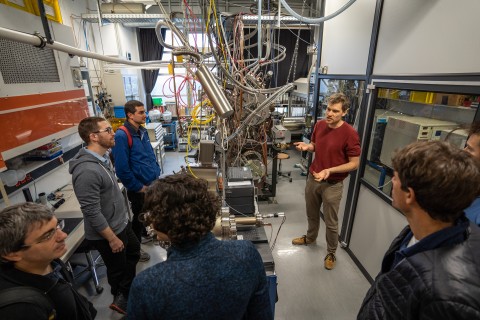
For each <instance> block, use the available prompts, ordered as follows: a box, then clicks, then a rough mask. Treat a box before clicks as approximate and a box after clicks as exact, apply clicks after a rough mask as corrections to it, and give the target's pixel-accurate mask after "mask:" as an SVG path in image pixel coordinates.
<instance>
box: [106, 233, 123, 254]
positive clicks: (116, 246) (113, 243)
mask: <svg viewBox="0 0 480 320" xmlns="http://www.w3.org/2000/svg"><path fill="white" fill-rule="evenodd" d="M108 244H109V245H110V248H111V249H112V252H113V253H118V252H121V251H122V250H123V249H124V248H125V246H124V245H123V242H122V240H120V238H118V237H115V238H113V239H112V240H110V241H109V242H108Z"/></svg>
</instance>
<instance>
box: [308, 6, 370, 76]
mask: <svg viewBox="0 0 480 320" xmlns="http://www.w3.org/2000/svg"><path fill="white" fill-rule="evenodd" d="M375 2H376V1H375V0H357V1H356V2H355V3H354V4H352V5H351V6H350V7H349V8H348V9H347V10H345V11H344V12H342V13H341V14H340V15H338V16H336V17H335V18H333V19H331V20H328V21H326V22H325V24H324V33H323V45H322V60H321V61H322V62H321V64H322V66H328V73H329V74H365V73H366V69H367V60H368V50H369V47H370V37H371V33H372V25H373V16H374V13H375ZM345 3H347V1H346V0H326V6H325V15H328V14H330V13H333V12H335V11H337V10H338V9H339V8H341V7H342V6H343V5H344V4H345ZM315 39H316V38H315Z"/></svg>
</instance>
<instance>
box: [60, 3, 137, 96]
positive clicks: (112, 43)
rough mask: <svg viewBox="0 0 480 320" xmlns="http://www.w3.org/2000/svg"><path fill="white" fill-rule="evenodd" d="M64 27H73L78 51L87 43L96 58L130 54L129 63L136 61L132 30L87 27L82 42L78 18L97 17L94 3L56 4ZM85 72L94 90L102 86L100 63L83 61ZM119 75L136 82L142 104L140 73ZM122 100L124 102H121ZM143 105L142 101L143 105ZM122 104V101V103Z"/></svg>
mask: <svg viewBox="0 0 480 320" xmlns="http://www.w3.org/2000/svg"><path fill="white" fill-rule="evenodd" d="M60 6H61V11H62V16H63V20H64V23H68V24H70V25H73V29H74V38H75V39H76V42H77V47H78V48H79V49H82V50H85V49H86V44H87V42H88V46H89V50H90V51H92V52H96V53H99V54H104V55H108V56H115V57H118V58H121V59H126V54H127V52H128V53H130V54H131V59H132V60H133V61H139V60H140V58H139V51H138V42H137V32H136V29H135V28H125V27H123V25H121V24H105V25H103V26H99V24H98V23H87V27H86V33H87V35H86V38H85V34H84V29H83V26H82V21H81V19H79V17H80V16H81V15H82V13H97V5H96V1H94V0H75V1H72V0H63V1H61V2H60ZM84 60H85V62H86V63H87V67H88V69H89V74H90V79H91V82H92V86H93V87H94V89H97V90H98V89H99V88H101V87H102V86H105V82H104V78H103V66H102V64H103V63H102V62H99V61H94V60H92V59H84ZM121 72H122V74H125V75H126V74H128V75H134V76H136V77H137V79H138V87H139V91H140V92H139V95H140V100H142V101H144V100H145V92H144V90H143V80H142V75H141V71H140V70H139V69H133V68H128V67H126V68H125V69H122V70H121ZM106 89H107V91H108V92H110V91H112V92H115V90H114V88H108V87H107V88H106ZM123 100H125V99H123ZM144 102H145V101H144ZM123 103H125V101H124V102H123ZM123 103H122V104H123Z"/></svg>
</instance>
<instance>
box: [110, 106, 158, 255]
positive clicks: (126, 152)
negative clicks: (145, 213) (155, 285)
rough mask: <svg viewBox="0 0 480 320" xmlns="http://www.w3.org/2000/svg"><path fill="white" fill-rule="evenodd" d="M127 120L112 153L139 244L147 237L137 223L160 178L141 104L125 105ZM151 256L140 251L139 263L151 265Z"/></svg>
mask: <svg viewBox="0 0 480 320" xmlns="http://www.w3.org/2000/svg"><path fill="white" fill-rule="evenodd" d="M124 110H125V116H126V117H127V120H126V121H125V123H124V125H123V126H122V127H120V128H119V130H117V132H116V133H115V147H114V148H113V149H112V151H113V157H114V159H115V171H116V173H117V177H118V178H119V179H120V181H122V183H123V185H124V186H125V187H126V188H127V195H128V199H129V200H130V202H131V204H132V212H133V221H132V229H133V232H134V233H135V235H136V236H137V238H138V240H139V241H140V242H141V241H142V234H143V235H144V236H147V233H146V230H145V227H144V225H143V224H142V223H141V222H140V221H139V220H138V216H139V215H140V213H142V208H143V201H144V192H145V190H146V188H147V186H149V185H150V184H151V183H152V182H153V181H155V180H156V179H158V178H159V176H160V166H159V165H158V162H157V158H156V157H155V152H154V151H153V148H152V145H151V144H150V139H149V138H148V133H147V129H145V128H144V127H143V126H142V124H145V121H146V119H147V114H146V113H145V107H144V105H143V103H142V102H140V101H137V100H130V101H128V102H127V103H125V108H124ZM149 259H150V256H149V255H148V253H146V252H144V251H143V250H141V251H140V261H142V262H143V261H148V260H149Z"/></svg>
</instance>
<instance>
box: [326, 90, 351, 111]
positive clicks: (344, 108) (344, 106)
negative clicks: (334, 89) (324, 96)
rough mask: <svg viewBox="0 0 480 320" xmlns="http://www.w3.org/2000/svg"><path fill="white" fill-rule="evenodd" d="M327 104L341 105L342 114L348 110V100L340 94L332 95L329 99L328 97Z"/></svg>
mask: <svg viewBox="0 0 480 320" xmlns="http://www.w3.org/2000/svg"><path fill="white" fill-rule="evenodd" d="M327 103H328V105H333V104H337V103H341V104H342V111H343V112H346V111H347V110H348V109H349V108H350V100H349V99H348V98H347V96H346V95H345V94H343V93H341V92H340V93H335V94H332V95H331V96H330V97H328V100H327Z"/></svg>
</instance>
